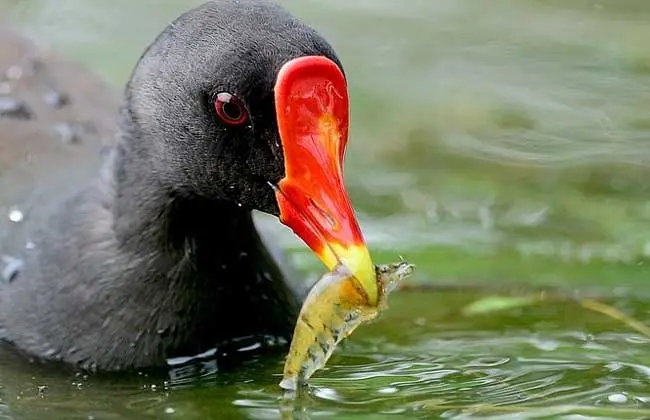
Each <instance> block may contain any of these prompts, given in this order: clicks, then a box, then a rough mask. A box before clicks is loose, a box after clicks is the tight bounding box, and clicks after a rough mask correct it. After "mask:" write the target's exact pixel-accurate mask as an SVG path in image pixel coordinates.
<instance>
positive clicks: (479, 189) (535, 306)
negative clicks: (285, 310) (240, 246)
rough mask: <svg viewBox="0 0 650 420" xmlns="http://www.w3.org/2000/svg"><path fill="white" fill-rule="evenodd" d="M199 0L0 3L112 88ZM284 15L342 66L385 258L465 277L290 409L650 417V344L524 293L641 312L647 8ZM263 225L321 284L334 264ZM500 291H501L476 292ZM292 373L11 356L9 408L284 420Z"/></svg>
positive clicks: (440, 2)
mask: <svg viewBox="0 0 650 420" xmlns="http://www.w3.org/2000/svg"><path fill="white" fill-rule="evenodd" d="M199 3H200V1H197V0H186V1H180V0H137V1H136V0H128V1H127V0H111V1H100V0H29V1H27V0H13V1H11V0H0V13H3V12H4V13H5V17H6V18H8V20H9V21H10V22H11V23H12V24H14V25H15V26H16V27H17V28H19V29H21V30H22V31H23V32H24V33H25V34H26V35H28V36H30V37H32V38H33V39H34V40H36V41H38V42H42V43H44V44H45V45H49V46H51V47H53V48H55V49H57V50H60V51H62V52H64V53H66V54H69V55H72V56H74V57H76V58H77V59H79V60H80V61H82V62H83V63H85V64H86V65H87V66H88V67H89V68H90V69H92V70H93V71H95V72H97V73H98V74H100V75H101V76H102V77H104V78H105V79H106V80H108V81H110V82H111V83H113V84H114V85H115V86H116V88H121V86H123V84H124V82H125V81H126V79H127V78H128V75H129V73H130V71H131V68H132V66H133V65H134V63H135V61H136V60H137V58H138V57H139V54H140V53H141V51H142V50H143V48H144V47H145V46H146V45H147V44H148V43H149V42H150V41H151V40H152V39H153V38H154V37H155V36H156V35H157V34H158V32H159V31H160V30H161V29H162V28H163V27H164V25H166V24H167V23H169V22H170V21H171V20H172V19H173V18H175V17H176V16H177V14H179V13H180V12H182V11H184V10H186V9H188V8H189V7H190V6H192V5H195V4H199ZM280 3H282V4H284V5H285V6H287V7H288V8H290V9H291V10H292V11H293V12H294V13H295V14H296V15H298V16H299V17H300V18H302V19H303V20H305V21H306V22H309V23H311V24H312V25H313V26H315V27H316V28H317V29H319V30H320V31H321V32H322V33H323V34H324V35H325V36H326V38H328V39H329V40H330V42H331V43H332V44H333V45H334V47H335V48H336V50H337V51H338V53H339V55H340V58H341V59H342V61H343V63H344V66H345V67H346V72H347V74H348V78H349V81H350V88H351V99H352V130H351V140H350V143H349V149H348V158H347V166H346V182H347V184H348V187H349V189H350V192H351V195H352V198H353V201H354V204H355V207H356V208H357V210H358V213H359V216H360V218H361V223H362V227H363V229H364V232H365V234H366V236H367V239H368V240H369V242H370V244H371V246H372V250H373V253H374V254H375V260H376V262H388V261H394V260H395V259H396V258H397V257H398V256H399V255H402V256H404V257H405V258H407V259H408V260H410V261H412V262H414V263H416V264H417V265H418V271H417V274H416V276H415V278H414V279H413V280H411V281H410V282H411V283H415V282H418V283H419V282H425V283H428V284H434V285H441V284H443V283H445V284H452V285H454V286H452V287H449V288H440V289H435V290H433V291H431V292H427V293H423V292H420V291H418V292H408V291H407V292H402V293H396V294H395V297H394V299H393V303H392V309H391V310H389V311H387V312H386V313H385V315H383V316H382V318H381V320H380V321H379V322H378V323H376V324H373V325H372V326H369V327H367V328H362V329H360V330H359V332H358V333H355V335H354V336H353V337H352V338H351V339H350V340H348V342H347V344H346V345H345V346H343V348H342V349H340V351H337V353H335V355H334V357H333V359H332V361H331V363H330V365H329V366H328V369H326V370H324V371H322V372H320V373H319V374H317V375H316V377H315V378H314V386H315V389H314V392H313V394H312V395H311V397H310V398H309V399H308V400H307V401H306V402H305V401H302V402H300V403H297V404H295V405H293V406H291V403H289V405H290V406H291V407H290V408H289V411H290V412H292V413H293V416H294V418H297V419H298V418H300V419H302V418H310V416H314V417H326V418H329V417H332V416H335V417H336V418H341V419H350V418H363V419H375V418H377V419H383V418H395V417H398V418H439V417H438V416H441V417H445V418H459V419H466V418H474V417H480V418H494V419H504V418H508V419H520V418H521V419H524V418H525V419H529V418H539V419H542V418H543V419H547V418H548V419H551V418H562V419H572V420H573V419H578V418H580V419H592V418H593V419H610V418H628V419H642V418H650V414H649V413H650V411H649V410H648V405H650V393H648V389H650V385H649V383H650V379H649V378H650V373H649V372H650V367H649V366H650V358H649V357H648V354H649V353H648V351H647V349H648V347H647V346H648V343H650V341H649V340H648V338H647V337H643V335H640V334H639V333H638V332H635V331H632V330H630V329H629V328H628V327H627V326H626V325H624V324H622V323H620V322H618V321H615V320H612V319H609V318H606V317H604V316H602V315H599V314H596V313H593V312H590V311H587V310H586V309H585V308H583V307H581V306H580V305H579V304H577V303H576V302H575V301H573V300H572V299H566V296H567V295H568V294H564V296H560V297H557V296H556V297H550V298H549V296H550V295H544V294H541V295H538V294H536V293H534V292H527V290H528V291H530V290H531V289H532V288H533V286H534V287H535V289H537V287H539V286H544V287H548V286H558V287H561V288H564V289H565V291H573V290H575V289H578V290H586V289H596V290H597V291H598V292H599V293H601V296H603V298H604V299H605V300H607V301H609V302H610V303H611V304H613V305H615V306H616V307H617V308H619V309H620V310H622V311H624V312H626V313H627V314H629V315H632V316H635V317H636V318H638V319H640V320H641V321H643V322H645V323H648V322H650V311H649V310H648V308H649V306H648V302H649V299H650V287H648V286H647V278H648V274H650V271H649V268H648V267H647V262H648V260H649V257H650V229H649V228H648V227H649V226H650V185H649V182H648V181H650V165H649V164H650V48H649V47H648V42H649V41H650V1H648V0H590V1H588V0H404V1H395V0H327V1H326V0H281V1H280ZM266 219H267V218H263V221H264V223H263V226H264V227H266V228H268V229H272V230H277V231H278V232H279V234H280V236H281V238H282V241H283V243H284V245H285V246H286V247H288V248H289V249H290V250H291V252H292V257H293V259H294V260H295V262H297V263H298V264H299V265H300V266H301V267H304V268H305V269H307V270H308V272H309V273H310V275H311V276H310V277H311V278H312V279H313V277H314V276H317V275H318V274H320V273H322V271H323V268H322V266H321V265H320V264H319V263H318V262H317V261H316V260H315V259H314V257H313V256H312V255H311V254H310V253H309V252H308V251H306V250H305V247H304V246H303V245H302V244H301V243H299V242H298V241H297V239H296V238H294V237H293V235H291V234H290V232H288V231H287V230H286V229H284V228H281V227H279V226H278V224H277V223H274V222H272V221H271V222H267V220H266ZM470 283H471V284H474V285H478V286H480V287H478V288H470V287H466V286H467V285H468V284H470ZM492 285H499V286H503V285H506V290H508V293H507V294H506V295H501V294H497V295H495V294H494V293H495V292H489V293H487V294H486V292H485V291H481V290H482V289H484V287H483V286H492ZM512 285H517V287H512ZM521 286H523V287H521ZM530 293H532V294H530ZM509 294H514V295H515V298H514V299H510V297H508V295H509ZM522 296H523V297H522ZM540 298H543V300H542V301H541V304H540V301H539V299H540ZM495 299H496V300H495ZM490 305H492V306H490ZM468 308H469V309H471V308H473V310H476V309H477V308H479V309H480V308H483V309H482V311H483V312H481V311H478V312H472V310H469V309H468ZM499 308H500V309H501V310H497V309H499ZM281 363H282V360H281V359H280V358H277V359H273V358H272V359H264V360H262V361H257V362H254V363H252V364H250V365H247V366H245V367H243V368H242V369H241V370H238V371H237V372H227V373H220V374H218V375H214V369H212V370H211V369H207V370H205V371H203V372H202V376H201V378H202V379H201V380H200V381H199V383H200V385H198V386H195V385H196V383H195V382H193V381H192V380H188V379H183V380H172V381H167V382H163V381H159V382H156V381H157V380H154V379H151V378H148V377H142V378H138V379H135V380H133V379H131V380H128V381H127V380H122V381H113V380H106V381H104V380H100V379H98V378H90V379H88V378H81V379H80V378H79V377H78V376H74V377H70V378H68V377H65V376H64V378H65V380H61V376H60V374H58V373H57V374H53V373H51V372H49V371H40V370H38V371H35V370H34V368H27V369H18V368H16V366H17V365H18V364H17V363H16V362H15V361H14V360H13V359H11V358H5V357H2V358H0V388H1V389H2V392H0V416H1V415H3V413H4V411H3V407H4V405H3V404H4V403H5V402H6V401H13V403H12V404H11V408H8V409H7V412H14V411H12V410H17V411H16V412H19V413H22V415H23V417H16V418H21V419H22V418H39V419H40V418H84V419H88V418H90V417H89V416H92V417H93V418H95V419H99V418H107V419H108V418H111V419H112V418H137V419H145V418H146V419H148V418H152V419H153V418H155V419H159V418H183V419H206V418H239V417H246V418H257V419H268V418H279V413H280V412H281V411H282V408H281V407H282V405H283V403H282V394H281V393H280V390H279V389H278V388H277V386H276V385H277V382H278V381H279V377H278V376H277V375H278V373H279V372H281ZM152 383H157V384H158V388H155V387H154V388H151V385H152ZM206 383H207V385H208V386H202V385H205V384H206ZM43 384H45V385H47V386H48V387H49V388H48V389H49V391H48V395H47V397H46V398H44V397H43V395H42V393H41V392H40V388H37V387H40V386H42V385H43ZM70 384H72V385H70ZM190 384H191V385H192V386H189V385H190ZM215 385H216V386H215ZM172 391H173V392H172ZM16 396H17V397H18V398H20V401H18V400H16V398H15V397H16ZM80 397H82V398H80ZM8 407H9V406H8ZM499 410H501V411H499ZM89 413H90V414H89ZM285 414H286V413H285ZM43 416H45V417H43ZM52 416H54V417H52ZM56 416H59V417H56ZM66 416H67V417H66ZM328 416H329V417H328ZM284 418H290V417H286V415H285V417H284Z"/></svg>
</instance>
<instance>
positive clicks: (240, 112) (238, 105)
mask: <svg viewBox="0 0 650 420" xmlns="http://www.w3.org/2000/svg"><path fill="white" fill-rule="evenodd" d="M214 109H215V110H216V111H217V115H218V116H219V118H221V121H223V122H224V123H226V124H228V125H242V124H244V123H245V122H246V121H248V111H246V108H245V107H244V104H243V103H242V102H241V101H240V100H239V99H237V97H236V96H234V95H232V94H230V93H228V92H221V93H218V94H217V99H216V100H215V101H214Z"/></svg>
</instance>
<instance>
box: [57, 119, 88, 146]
mask: <svg viewBox="0 0 650 420" xmlns="http://www.w3.org/2000/svg"><path fill="white" fill-rule="evenodd" d="M52 130H53V131H54V133H55V134H56V135H58V136H59V138H60V139H61V141H62V142H63V143H65V144H79V143H81V137H80V136H79V130H78V129H77V128H76V127H74V126H73V125H72V124H68V123H61V124H57V125H55V126H54V127H52Z"/></svg>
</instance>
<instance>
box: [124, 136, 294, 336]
mask: <svg viewBox="0 0 650 420" xmlns="http://www.w3.org/2000/svg"><path fill="white" fill-rule="evenodd" d="M127 140H128V139H127ZM147 158H148V157H147V156H146V155H141V154H140V155H138V154H137V153H134V151H133V150H130V149H129V143H128V142H127V143H124V142H122V143H121V144H120V145H119V146H118V148H117V149H116V154H115V156H114V158H113V159H114V162H113V164H112V168H113V170H112V177H113V180H114V181H113V182H114V200H113V205H112V207H113V221H114V228H113V229H114V232H115V235H116V238H117V241H118V244H119V247H120V248H121V253H122V254H124V255H133V256H134V258H135V259H137V260H138V261H140V263H139V264H138V271H139V274H138V277H140V278H141V279H144V280H143V281H140V284H141V286H140V287H143V288H148V290H149V291H148V292H146V294H151V295H156V294H161V293H162V294H167V293H168V292H169V291H171V294H172V295H173V296H174V297H172V300H174V301H175V302H177V303H174V304H173V306H174V312H178V311H185V312H186V311H187V310H190V309H191V310H192V311H196V312H197V313H196V314H193V315H190V314H188V315H184V316H187V317H190V318H192V319H189V318H188V319H185V320H183V323H186V324H187V325H190V324H197V325H198V330H197V331H196V333H195V335H200V336H206V335H208V334H210V335H212V336H213V338H219V339H228V338H229V337H231V338H232V337H236V336H241V335H246V334H271V335H284V334H285V333H288V332H290V329H291V327H292V325H293V322H294V320H295V316H296V314H297V305H298V304H297V301H296V297H295V295H294V294H293V292H292V290H291V287H290V286H289V285H288V284H287V283H286V279H285V278H284V276H283V275H282V271H281V270H280V269H279V267H278V266H277V264H276V262H275V261H274V260H273V258H272V257H271V255H270V253H269V252H268V250H267V249H266V247H265V246H264V244H263V243H262V240H261V238H260V236H259V234H258V232H257V230H256V228H255V225H254V223H253V218H252V214H251V212H250V211H247V210H245V209H242V208H240V207H238V206H237V205H236V204H233V203H229V202H225V201H222V200H213V199H208V198H205V197H201V196H199V195H197V194H193V193H192V192H191V191H186V190H182V189H179V188H172V187H171V186H168V185H165V184H164V182H162V181H161V180H160V179H157V178H156V174H155V173H152V172H151V170H150V168H152V167H153V166H152V165H150V162H148V161H147ZM166 296H167V295H166ZM161 299H165V298H161ZM178 302H180V303H178ZM183 302H185V303H183ZM198 312H201V313H200V314H199V313H198ZM226 319H236V320H235V321H234V322H233V323H232V324H231V325H228V324H222V320H226ZM216 324H220V325H219V326H218V327H217V326H216ZM195 327H196V326H195ZM206 331H212V332H211V333H208V332H206ZM214 336H216V337H214Z"/></svg>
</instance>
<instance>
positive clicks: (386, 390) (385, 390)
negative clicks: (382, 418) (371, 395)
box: [377, 386, 399, 394]
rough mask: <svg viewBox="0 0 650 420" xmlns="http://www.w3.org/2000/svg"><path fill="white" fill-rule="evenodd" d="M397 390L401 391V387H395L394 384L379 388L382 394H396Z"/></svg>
mask: <svg viewBox="0 0 650 420" xmlns="http://www.w3.org/2000/svg"><path fill="white" fill-rule="evenodd" d="M397 391H399V389H397V388H395V387H394V386H387V387H385V388H381V389H379V390H378V391H377V392H379V393H380V394H394V393H396V392H397Z"/></svg>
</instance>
